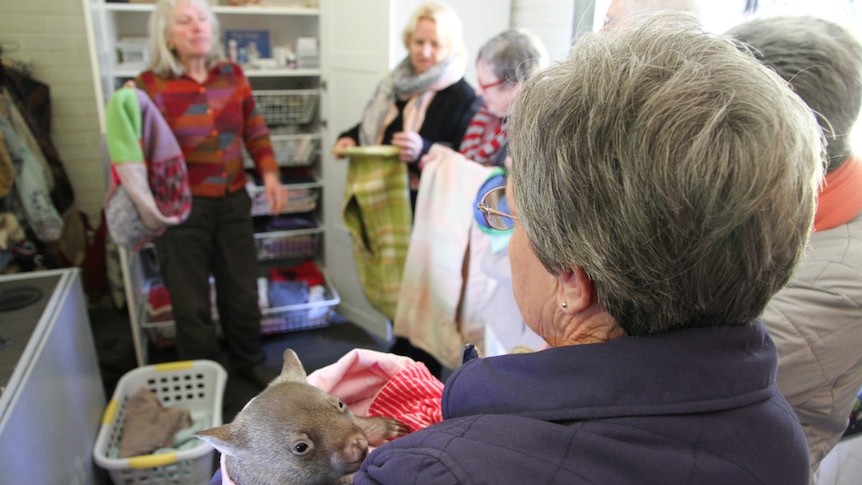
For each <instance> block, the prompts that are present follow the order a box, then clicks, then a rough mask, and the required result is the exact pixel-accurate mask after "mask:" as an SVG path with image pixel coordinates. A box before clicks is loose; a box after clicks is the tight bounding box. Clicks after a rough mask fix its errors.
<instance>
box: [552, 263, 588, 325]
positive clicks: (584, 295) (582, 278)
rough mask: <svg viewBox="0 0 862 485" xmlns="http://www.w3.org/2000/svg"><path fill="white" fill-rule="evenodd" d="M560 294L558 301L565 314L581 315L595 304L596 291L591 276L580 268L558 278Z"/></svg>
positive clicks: (576, 267)
mask: <svg viewBox="0 0 862 485" xmlns="http://www.w3.org/2000/svg"><path fill="white" fill-rule="evenodd" d="M557 281H558V283H559V284H558V288H559V292H558V293H559V294H558V295H557V300H558V303H559V305H560V309H561V310H562V311H563V312H565V313H570V314H576V313H580V312H582V311H584V310H586V309H587V308H589V307H590V306H592V305H593V303H595V291H594V287H593V281H592V280H591V279H590V276H589V275H588V274H587V272H586V271H584V269H583V268H581V267H580V266H574V267H573V268H571V269H570V270H568V271H566V272H564V273H561V274H559V275H558V276H557Z"/></svg>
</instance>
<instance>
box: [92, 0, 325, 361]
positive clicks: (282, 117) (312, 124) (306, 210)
mask: <svg viewBox="0 0 862 485" xmlns="http://www.w3.org/2000/svg"><path fill="white" fill-rule="evenodd" d="M85 1H87V0H85ZM88 6H89V11H90V13H91V17H90V18H89V19H88V21H89V22H91V24H90V26H91V28H90V29H88V30H89V32H90V49H91V54H92V55H93V57H94V59H96V60H97V62H96V67H94V73H93V75H94V79H95V80H96V81H97V84H98V85H99V92H100V93H101V99H100V101H101V103H100V106H99V108H98V109H99V116H100V122H101V123H100V124H101V127H102V132H103V133H104V124H105V123H104V106H105V104H106V102H107V100H108V99H109V98H110V96H111V94H113V92H114V91H116V90H117V89H119V88H120V87H122V85H123V83H124V82H125V81H126V80H128V79H131V78H133V77H135V76H136V75H137V74H139V73H140V72H141V71H143V70H144V69H146V68H147V64H146V58H145V56H146V50H148V47H149V46H148V45H147V48H146V50H142V51H141V52H139V53H135V52H132V54H134V55H130V53H129V50H128V49H129V47H128V46H129V45H135V42H137V43H138V45H140V41H141V40H142V39H145V38H146V37H147V24H148V21H149V17H150V14H151V12H152V11H153V4H151V3H149V4H147V3H112V2H106V1H104V0H89V4H88ZM213 11H214V12H215V14H216V16H217V17H218V19H219V24H220V31H221V38H220V39H218V42H222V45H223V46H224V48H225V52H227V50H228V49H227V46H225V45H224V44H223V42H224V34H225V32H226V31H229V30H265V31H268V32H269V45H270V48H271V51H272V50H274V49H273V48H274V47H276V46H287V45H290V46H292V47H295V46H296V45H297V39H299V38H314V39H320V37H321V36H320V34H321V27H320V10H319V9H318V8H304V7H290V6H284V7H274V6H270V7H263V6H256V5H251V6H241V7H236V6H221V5H213ZM298 67H299V68H288V67H284V66H282V67H276V68H270V69H263V68H257V67H255V66H254V65H252V64H246V65H244V66H243V69H244V72H245V74H246V76H247V77H248V78H249V81H250V82H251V84H252V89H253V92H254V96H255V98H256V101H257V103H258V107H259V111H261V113H262V114H263V116H264V119H266V120H267V124H268V125H269V127H270V131H271V135H272V141H273V148H274V149H275V152H276V158H277V159H278V161H279V165H280V166H281V167H282V180H283V182H284V184H285V187H286V188H287V189H288V191H289V201H288V208H287V209H286V210H285V211H284V212H283V213H282V214H278V215H272V214H270V213H269V210H268V207H267V206H266V204H265V203H260V202H261V199H263V190H262V187H260V186H259V185H258V186H254V187H251V186H250V187H249V193H250V195H251V196H252V198H253V201H257V202H258V203H257V204H253V210H252V216H253V217H254V220H255V227H256V235H255V243H256V246H257V252H258V261H259V276H267V274H268V272H269V270H270V269H272V268H280V267H287V266H292V265H294V264H297V263H300V262H302V261H304V260H306V259H309V258H310V259H312V260H314V261H315V262H316V263H317V265H318V267H319V268H321V271H322V270H323V233H324V227H325V225H324V221H323V218H324V215H323V214H324V212H323V209H322V199H323V197H322V192H323V189H324V187H323V186H324V184H323V182H322V167H321V166H322V163H321V139H322V136H321V129H322V125H323V123H322V122H321V115H320V111H321V105H322V103H321V100H320V97H321V88H320V86H321V70H320V69H319V68H317V67H314V68H307V67H303V66H302V65H301V64H300V65H299V66H298ZM106 163H107V162H106ZM251 166H252V165H251V160H250V159H247V163H246V167H247V168H250V167H251ZM249 179H250V180H255V177H253V176H250V177H249ZM277 217H282V218H283V217H296V218H297V222H299V224H294V226H295V228H287V229H285V228H283V227H282V226H283V225H282V224H276V223H275V222H276V221H277V220H283V219H276V218H277ZM120 262H121V266H122V269H123V279H124V284H125V291H126V302H127V305H128V311H129V318H130V321H131V326H132V333H133V338H134V344H135V351H136V357H137V361H138V365H146V364H148V363H149V362H148V351H147V350H148V343H147V341H148V340H149V341H150V342H152V343H153V344H154V345H156V346H161V345H165V344H166V343H167V342H169V341H170V339H171V338H172V336H173V330H174V324H173V322H172V321H170V320H167V321H159V322H156V321H151V319H150V317H149V312H148V309H147V302H148V295H149V291H150V289H151V287H152V286H153V285H154V284H157V283H158V281H159V275H158V265H157V255H156V254H155V249H154V247H153V246H152V245H149V246H147V247H146V248H144V249H142V250H141V251H140V252H133V251H127V250H124V249H122V248H121V254H120ZM339 302H340V298H339V295H338V293H337V291H336V290H335V288H334V287H333V285H332V284H331V282H330V281H329V280H328V279H327V284H326V290H325V293H324V295H323V297H322V299H318V300H315V301H312V302H309V303H303V304H297V305H290V306H284V307H275V308H267V309H264V310H263V313H264V318H263V321H262V325H263V332H264V333H274V332H284V331H292V330H299V329H304V328H312V327H319V326H324V325H326V324H328V322H329V317H330V315H331V313H332V312H333V311H334V308H335V306H336V305H337V304H338V303H339Z"/></svg>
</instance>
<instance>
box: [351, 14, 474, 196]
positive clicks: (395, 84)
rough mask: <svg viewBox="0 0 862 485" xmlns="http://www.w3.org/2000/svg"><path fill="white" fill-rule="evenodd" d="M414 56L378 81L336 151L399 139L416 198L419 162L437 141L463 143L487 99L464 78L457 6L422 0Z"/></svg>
mask: <svg viewBox="0 0 862 485" xmlns="http://www.w3.org/2000/svg"><path fill="white" fill-rule="evenodd" d="M403 40H404V47H406V48H407V51H408V56H407V57H406V58H404V60H402V61H401V62H400V63H399V64H398V65H397V66H396V67H395V69H393V70H392V71H391V72H390V73H389V75H387V76H386V77H385V78H384V79H383V80H382V81H381V82H380V84H378V86H377V89H376V90H375V92H374V94H373V95H372V96H371V99H369V101H368V103H367V104H366V106H365V110H364V112H363V115H362V119H361V120H360V122H359V124H357V125H356V126H354V127H353V128H351V129H350V130H347V131H345V132H344V133H342V134H340V135H339V137H338V140H337V141H336V143H335V150H334V152H335V153H336V155H339V154H340V153H343V150H344V149H346V148H351V147H355V146H358V145H362V146H368V145H394V146H397V147H399V148H400V149H401V151H400V154H399V158H400V159H401V160H403V161H404V162H406V163H407V164H408V170H409V174H410V189H411V199H412V201H411V202H412V203H415V200H416V191H417V189H418V187H419V173H420V168H419V164H418V163H417V162H418V161H419V159H420V158H422V155H425V154H426V153H428V149H429V148H430V147H431V145H432V144H433V143H441V144H444V145H447V146H449V147H452V148H455V149H457V148H458V147H459V146H460V145H461V139H462V138H463V137H464V133H465V132H466V131H467V125H469V123H470V120H471V119H472V118H473V114H474V113H475V112H476V110H477V109H478V107H479V104H480V103H481V100H480V99H479V98H477V97H476V93H475V91H474V89H473V88H472V87H471V86H470V85H469V84H468V83H467V81H466V80H464V72H465V69H466V66H467V53H466V50H465V49H464V43H463V37H462V32H461V20H460V19H459V18H458V15H457V14H456V13H455V11H454V10H452V8H451V7H449V6H447V5H444V4H442V3H436V2H428V3H425V4H422V5H420V6H419V8H417V9H416V11H415V12H413V15H412V16H411V18H410V20H409V22H408V23H407V26H406V27H405V29H404V33H403Z"/></svg>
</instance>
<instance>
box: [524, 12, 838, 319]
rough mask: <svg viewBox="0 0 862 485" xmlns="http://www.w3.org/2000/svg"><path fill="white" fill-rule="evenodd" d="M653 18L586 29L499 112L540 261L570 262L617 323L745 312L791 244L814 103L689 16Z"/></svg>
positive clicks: (813, 187)
mask: <svg viewBox="0 0 862 485" xmlns="http://www.w3.org/2000/svg"><path fill="white" fill-rule="evenodd" d="M659 16H660V18H658V17H659ZM659 16H656V19H655V20H657V21H652V20H653V19H646V22H644V23H641V24H638V25H635V26H632V27H631V28H628V29H620V30H613V31H605V32H600V33H595V34H585V35H584V36H583V37H581V38H580V39H579V40H578V41H577V43H576V44H575V45H574V47H573V48H572V50H571V53H570V55H569V57H568V59H567V60H565V61H563V62H561V63H558V64H554V65H552V67H550V68H548V69H545V70H543V71H540V72H538V73H536V74H534V75H533V76H532V77H531V78H530V79H529V80H528V81H526V82H525V83H524V84H523V85H522V88H521V91H520V93H519V95H518V96H516V98H515V103H514V106H513V109H512V112H511V114H510V147H511V154H512V159H513V167H512V172H511V175H510V177H511V179H512V184H513V192H514V193H513V194H512V195H513V197H514V201H515V202H516V204H515V205H516V207H517V210H518V215H519V218H520V221H521V223H522V225H523V229H524V231H525V232H526V235H527V237H528V238H529V240H530V242H531V244H532V247H533V249H534V251H535V253H536V255H537V257H538V259H539V260H540V261H541V262H542V264H543V265H544V266H545V268H546V269H547V270H548V271H549V272H550V273H551V274H553V275H558V274H562V273H564V272H567V271H571V269H572V268H574V267H581V268H583V269H584V271H585V272H586V273H587V274H588V275H589V276H590V278H591V280H592V281H593V284H594V287H595V292H596V297H597V302H598V304H599V305H600V306H601V307H602V308H604V309H605V310H606V311H607V312H608V313H609V314H610V315H611V316H612V317H613V318H614V319H615V320H616V322H617V324H618V325H619V326H620V327H621V328H622V329H623V330H624V331H625V332H626V334H627V335H642V334H648V333H655V332H660V331H664V330H667V329H671V328H679V327H694V326H720V325H734V324H743V323H745V322H749V321H752V320H754V319H755V318H757V317H758V316H759V315H760V314H761V311H762V310H763V308H764V307H765V305H766V303H767V302H768V301H769V299H770V297H771V296H772V294H773V293H775V292H776V291H777V290H778V289H780V288H781V287H782V286H783V285H784V284H786V282H787V281H788V278H789V277H790V274H791V272H792V269H793V267H794V265H795V264H796V262H797V261H798V259H799V257H800V254H801V253H802V250H803V247H804V245H805V244H806V242H807V238H808V234H809V230H810V228H811V224H812V221H813V216H814V207H815V203H814V201H815V194H816V191H817V188H818V185H819V183H820V181H821V178H822V175H823V159H822V155H823V154H822V145H821V140H820V136H819V130H818V128H817V123H816V121H815V120H814V116H813V115H812V113H811V111H810V110H809V109H808V108H807V107H806V106H805V104H804V102H803V101H802V100H801V99H799V97H798V96H796V95H795V94H793V92H792V91H791V90H790V89H789V88H788V87H787V85H786V83H785V82H784V81H783V80H782V79H781V78H779V77H778V76H777V75H776V74H775V73H774V72H772V71H770V70H769V69H767V68H766V67H765V66H763V65H762V64H761V63H759V62H758V61H757V60H756V59H754V57H753V56H751V55H750V54H748V53H746V52H743V51H742V50H741V49H740V48H739V45H738V42H735V41H733V40H732V39H730V38H726V37H723V36H717V35H713V34H709V33H707V32H706V31H704V30H703V28H702V27H700V24H699V23H698V22H697V21H696V20H694V19H692V18H691V16H688V15H684V14H678V13H664V14H660V15H659Z"/></svg>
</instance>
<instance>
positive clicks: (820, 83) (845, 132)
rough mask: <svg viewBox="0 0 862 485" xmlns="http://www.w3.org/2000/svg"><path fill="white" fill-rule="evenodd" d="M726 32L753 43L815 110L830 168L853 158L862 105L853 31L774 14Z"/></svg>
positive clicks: (861, 48) (861, 71)
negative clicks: (854, 126) (853, 146)
mask: <svg viewBox="0 0 862 485" xmlns="http://www.w3.org/2000/svg"><path fill="white" fill-rule="evenodd" d="M727 33H728V34H729V35H731V36H733V37H735V38H736V39H739V40H740V41H742V42H743V43H745V44H746V45H748V46H749V47H751V49H752V51H753V53H754V55H755V57H757V58H758V59H760V61H761V62H763V63H764V64H766V65H767V66H769V67H770V68H772V69H774V70H775V72H777V73H778V75H779V76H781V77H782V78H784V79H785V80H787V81H788V82H789V83H790V87H791V88H793V90H794V91H796V94H798V95H799V96H800V97H801V98H802V99H803V100H805V102H806V103H808V106H809V107H810V108H811V109H812V110H814V112H815V114H816V115H817V118H818V121H819V122H820V127H821V128H822V129H823V133H824V135H825V137H826V143H827V145H826V151H827V154H828V155H829V167H828V170H829V171H832V170H835V169H836V168H838V167H840V166H841V164H843V163H844V161H845V160H847V159H848V158H850V156H851V155H852V150H853V148H852V146H851V140H850V135H851V132H852V131H853V125H854V124H855V123H856V121H857V120H858V118H859V111H860V107H862V43H860V41H859V39H858V38H857V37H856V36H855V35H854V34H853V32H851V31H850V30H849V29H846V28H844V27H842V26H841V25H840V24H837V23H835V22H830V21H828V20H824V19H820V18H816V17H771V18H764V19H758V20H751V21H748V22H745V23H743V24H741V25H738V26H736V27H733V28H732V29H730V30H729V31H728V32H727Z"/></svg>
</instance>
